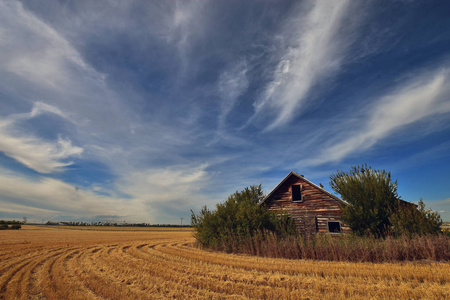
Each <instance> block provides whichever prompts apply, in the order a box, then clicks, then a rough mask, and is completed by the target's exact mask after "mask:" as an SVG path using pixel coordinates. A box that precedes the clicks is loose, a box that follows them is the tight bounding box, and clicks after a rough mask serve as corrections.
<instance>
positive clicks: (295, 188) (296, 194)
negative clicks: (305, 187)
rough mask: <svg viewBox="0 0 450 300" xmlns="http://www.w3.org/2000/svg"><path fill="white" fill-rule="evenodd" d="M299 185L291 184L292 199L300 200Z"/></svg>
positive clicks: (300, 191)
mask: <svg viewBox="0 0 450 300" xmlns="http://www.w3.org/2000/svg"><path fill="white" fill-rule="evenodd" d="M302 200H303V199H302V189H301V185H299V184H296V185H293V186H292V201H302Z"/></svg>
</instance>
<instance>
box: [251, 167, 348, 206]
mask: <svg viewBox="0 0 450 300" xmlns="http://www.w3.org/2000/svg"><path fill="white" fill-rule="evenodd" d="M291 176H296V177H297V178H299V179H302V180H303V181H305V182H307V183H309V184H310V185H312V186H313V187H315V188H317V189H318V190H320V191H321V192H323V193H325V194H327V195H328V196H330V197H331V198H333V199H334V200H336V201H338V202H339V203H341V204H343V205H350V204H349V203H348V202H346V201H344V200H342V199H341V198H339V197H336V196H335V195H333V194H332V193H330V192H328V191H327V190H325V189H323V188H322V187H320V186H318V185H317V184H315V183H314V182H312V181H309V180H308V179H306V178H305V177H304V176H302V175H298V174H297V173H295V172H294V171H291V172H290V173H289V174H288V175H287V176H286V177H284V179H283V180H281V182H280V183H279V184H278V185H277V186H276V187H275V188H274V189H273V190H272V191H271V192H270V193H269V194H268V195H267V196H266V197H264V199H262V200H261V202H260V203H259V205H261V204H263V203H264V202H266V200H267V199H269V198H270V196H272V194H273V193H274V192H275V191H276V190H277V189H278V188H279V187H280V186H282V185H283V183H285V182H286V180H288V178H290V177H291Z"/></svg>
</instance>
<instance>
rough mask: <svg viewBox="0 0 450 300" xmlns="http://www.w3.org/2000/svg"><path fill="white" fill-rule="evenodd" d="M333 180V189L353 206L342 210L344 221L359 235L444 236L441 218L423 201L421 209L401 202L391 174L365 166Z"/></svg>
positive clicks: (339, 172)
mask: <svg viewBox="0 0 450 300" xmlns="http://www.w3.org/2000/svg"><path fill="white" fill-rule="evenodd" d="M330 179H331V181H330V186H331V188H332V189H333V190H334V191H335V192H337V193H339V194H340V195H341V196H342V198H343V199H344V200H346V201H347V202H348V203H350V205H349V206H345V207H343V208H342V219H343V221H344V222H346V223H347V224H348V225H349V227H350V228H351V229H352V231H353V232H354V233H356V234H357V235H360V236H363V235H373V236H375V237H386V235H387V234H392V235H395V236H399V235H403V234H405V235H408V236H410V237H411V236H412V235H415V234H418V235H424V234H436V233H439V232H441V229H440V226H441V225H442V220H441V217H440V215H439V214H438V213H437V212H433V211H431V210H425V204H424V203H423V201H422V199H420V201H419V205H418V206H416V205H414V204H412V203H408V202H406V201H403V200H401V198H400V196H399V195H398V194H397V181H392V179H391V173H390V172H386V171H385V170H373V169H372V168H371V167H368V166H367V165H366V164H365V165H362V166H356V167H352V168H351V170H350V172H348V173H347V172H343V171H338V172H337V173H336V174H334V175H332V176H330Z"/></svg>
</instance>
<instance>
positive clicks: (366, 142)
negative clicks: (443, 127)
mask: <svg viewBox="0 0 450 300" xmlns="http://www.w3.org/2000/svg"><path fill="white" fill-rule="evenodd" d="M449 86H450V73H449V71H448V70H447V69H444V70H442V69H439V70H434V71H429V72H424V73H419V74H417V75H416V76H415V77H414V78H412V79H410V80H409V81H407V82H405V83H403V84H401V85H400V86H397V87H396V88H394V90H393V91H391V92H389V93H387V94H386V95H384V96H382V97H381V98H380V99H378V100H376V101H375V104H373V105H371V106H370V107H364V108H363V109H364V110H367V111H368V113H366V114H365V115H364V116H363V117H362V118H361V120H360V121H359V122H358V124H353V127H354V128H360V129H356V132H355V130H354V129H353V130H352V131H353V133H352V134H351V135H350V136H345V133H344V134H342V133H341V138H340V139H341V141H339V142H337V143H333V144H330V143H328V145H327V146H325V147H324V149H325V150H323V151H322V152H321V153H320V154H319V155H318V156H316V157H314V158H312V159H308V160H302V161H301V162H300V163H299V164H300V165H310V166H314V165H320V164H324V163H328V162H337V161H340V160H342V159H344V158H346V157H348V156H349V155H352V154H354V153H360V152H363V151H365V150H367V149H369V148H371V147H373V146H374V145H375V144H377V143H378V142H380V141H381V140H382V139H383V138H386V137H387V136H389V135H391V134H392V133H393V132H395V131H396V130H400V129H401V128H402V127H404V126H406V125H409V124H412V123H415V122H418V121H420V120H424V119H426V118H429V117H431V116H437V115H441V114H447V113H449V112H450V102H449V101H448V99H449V98H450V88H449ZM348 131H350V130H344V131H343V132H348Z"/></svg>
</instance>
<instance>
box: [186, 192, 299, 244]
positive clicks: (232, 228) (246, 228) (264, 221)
mask: <svg viewBox="0 0 450 300" xmlns="http://www.w3.org/2000/svg"><path fill="white" fill-rule="evenodd" d="M263 198H264V193H263V191H262V188H261V185H253V186H251V187H246V188H245V189H244V190H242V191H240V192H238V191H236V192H235V193H234V194H232V195H230V196H229V197H228V199H227V200H226V201H225V202H224V203H219V204H217V205H216V210H215V211H211V210H209V209H208V208H207V207H206V206H204V207H203V208H202V210H201V211H200V213H199V214H198V215H196V214H195V213H194V212H193V211H191V212H192V215H191V224H192V226H193V227H194V228H195V234H194V236H195V237H196V239H197V241H198V242H199V243H200V244H201V245H202V246H206V247H213V248H214V247H216V246H218V245H220V244H223V242H224V241H226V240H227V239H229V238H230V237H233V239H238V240H239V239H244V238H246V237H248V236H251V235H253V234H254V233H255V232H257V231H258V230H263V229H267V230H271V231H275V232H280V233H286V232H292V231H293V230H294V229H293V228H294V226H295V225H294V223H293V221H292V220H291V219H290V218H287V217H286V216H278V215H276V214H274V213H272V212H270V211H269V210H268V209H267V208H266V207H264V206H261V205H259V204H258V203H259V202H260V201H261V200H262V199H263Z"/></svg>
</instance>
